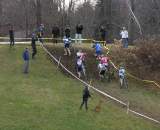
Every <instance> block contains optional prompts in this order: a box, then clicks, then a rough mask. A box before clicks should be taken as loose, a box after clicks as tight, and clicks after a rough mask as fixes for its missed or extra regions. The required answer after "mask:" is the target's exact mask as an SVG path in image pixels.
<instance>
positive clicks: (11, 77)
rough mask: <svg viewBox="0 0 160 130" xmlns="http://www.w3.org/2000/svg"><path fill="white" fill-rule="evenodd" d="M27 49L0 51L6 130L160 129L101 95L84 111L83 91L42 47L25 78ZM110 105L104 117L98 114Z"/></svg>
mask: <svg viewBox="0 0 160 130" xmlns="http://www.w3.org/2000/svg"><path fill="white" fill-rule="evenodd" d="M23 48H24V46H17V47H16V48H12V49H10V48H9V47H8V46H5V45H4V46H0V65H1V71H0V130H159V129H160V126H159V125H157V124H154V123H151V122H149V121H146V120H144V119H141V118H139V117H136V116H134V115H132V114H129V115H127V114H126V110H125V109H123V108H121V107H119V106H117V105H115V104H114V103H112V102H111V101H110V100H109V99H108V100H104V99H103V98H102V97H101V96H99V95H97V94H96V93H93V94H92V99H91V100H90V101H89V111H88V112H86V111H85V110H79V105H80V103H81V96H82V95H81V94H82V89H83V86H82V84H80V83H79V82H77V81H76V80H73V79H71V78H69V77H66V76H65V75H63V74H62V73H61V72H60V71H59V70H57V68H56V66H54V65H53V64H52V63H50V60H48V58H47V56H46V55H45V53H44V52H43V50H42V49H40V48H39V51H38V56H37V59H36V60H34V61H32V60H31V62H30V73H29V74H28V75H24V74H23V73H22V65H23V61H22V52H23ZM99 100H104V103H103V104H102V108H101V112H100V113H95V112H94V111H93V109H94V108H95V106H96V105H97V104H98V102H99Z"/></svg>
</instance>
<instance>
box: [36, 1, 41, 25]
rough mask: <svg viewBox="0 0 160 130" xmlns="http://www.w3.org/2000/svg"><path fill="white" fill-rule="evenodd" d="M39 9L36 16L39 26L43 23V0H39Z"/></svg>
mask: <svg viewBox="0 0 160 130" xmlns="http://www.w3.org/2000/svg"><path fill="white" fill-rule="evenodd" d="M36 2H37V7H36V8H37V10H36V17H37V27H38V26H39V25H40V24H42V5H41V0H37V1H36Z"/></svg>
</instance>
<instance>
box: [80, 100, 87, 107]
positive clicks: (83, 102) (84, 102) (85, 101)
mask: <svg viewBox="0 0 160 130" xmlns="http://www.w3.org/2000/svg"><path fill="white" fill-rule="evenodd" d="M87 103H88V98H83V101H82V103H81V106H80V109H82V107H83V105H84V104H85V108H86V110H88V104H87Z"/></svg>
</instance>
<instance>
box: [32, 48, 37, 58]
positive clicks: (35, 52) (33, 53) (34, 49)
mask: <svg viewBox="0 0 160 130" xmlns="http://www.w3.org/2000/svg"><path fill="white" fill-rule="evenodd" d="M32 49H33V52H32V59H34V57H35V55H36V54H37V49H36V47H32Z"/></svg>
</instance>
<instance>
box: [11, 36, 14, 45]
mask: <svg viewBox="0 0 160 130" xmlns="http://www.w3.org/2000/svg"><path fill="white" fill-rule="evenodd" d="M10 46H14V38H10Z"/></svg>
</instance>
